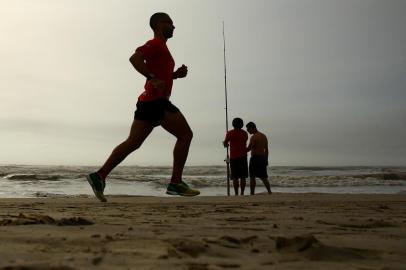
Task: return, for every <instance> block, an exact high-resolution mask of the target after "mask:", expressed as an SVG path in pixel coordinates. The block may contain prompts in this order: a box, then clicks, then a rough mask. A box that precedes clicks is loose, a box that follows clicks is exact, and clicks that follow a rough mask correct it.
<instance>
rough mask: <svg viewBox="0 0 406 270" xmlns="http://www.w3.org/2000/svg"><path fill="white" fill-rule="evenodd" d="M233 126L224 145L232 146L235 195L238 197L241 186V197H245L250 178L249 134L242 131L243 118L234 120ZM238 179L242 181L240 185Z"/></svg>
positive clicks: (232, 173)
mask: <svg viewBox="0 0 406 270" xmlns="http://www.w3.org/2000/svg"><path fill="white" fill-rule="evenodd" d="M232 124H233V127H234V129H232V130H230V131H228V132H227V134H226V138H225V139H224V142H223V145H224V147H227V146H228V145H230V167H231V179H233V187H234V192H235V195H236V196H238V188H239V186H241V195H244V190H245V184H246V182H245V179H246V178H247V177H248V162H247V150H246V149H247V140H248V134H247V132H246V131H245V130H242V127H243V126H244V122H243V121H242V119H241V118H238V117H237V118H234V119H233V122H232ZM238 179H240V182H241V184H240V185H239V183H238Z"/></svg>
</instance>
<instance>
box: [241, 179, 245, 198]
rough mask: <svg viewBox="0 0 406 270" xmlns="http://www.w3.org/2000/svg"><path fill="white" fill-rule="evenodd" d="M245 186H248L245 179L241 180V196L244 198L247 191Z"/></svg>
mask: <svg viewBox="0 0 406 270" xmlns="http://www.w3.org/2000/svg"><path fill="white" fill-rule="evenodd" d="M245 185H246V182H245V178H241V185H240V186H241V195H242V196H244V191H245Z"/></svg>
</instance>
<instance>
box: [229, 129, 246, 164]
mask: <svg viewBox="0 0 406 270" xmlns="http://www.w3.org/2000/svg"><path fill="white" fill-rule="evenodd" d="M247 140H248V134H247V132H246V131H245V130H242V129H232V130H230V131H228V132H227V134H226V138H225V139H224V141H225V142H226V143H230V158H239V157H245V156H246V155H247V150H246V149H247Z"/></svg>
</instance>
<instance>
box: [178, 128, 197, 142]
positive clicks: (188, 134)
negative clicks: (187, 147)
mask: <svg viewBox="0 0 406 270" xmlns="http://www.w3.org/2000/svg"><path fill="white" fill-rule="evenodd" d="M192 138H193V131H192V130H191V129H187V130H186V131H185V132H183V133H182V134H181V136H179V137H178V139H180V140H183V141H186V142H191V141H192Z"/></svg>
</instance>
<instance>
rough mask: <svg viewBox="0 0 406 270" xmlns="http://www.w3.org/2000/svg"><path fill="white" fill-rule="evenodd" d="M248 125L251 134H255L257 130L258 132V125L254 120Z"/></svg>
mask: <svg viewBox="0 0 406 270" xmlns="http://www.w3.org/2000/svg"><path fill="white" fill-rule="evenodd" d="M246 127H247V131H248V133H249V134H254V133H255V132H257V126H256V125H255V123H254V122H249V123H248V124H247V125H246Z"/></svg>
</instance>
